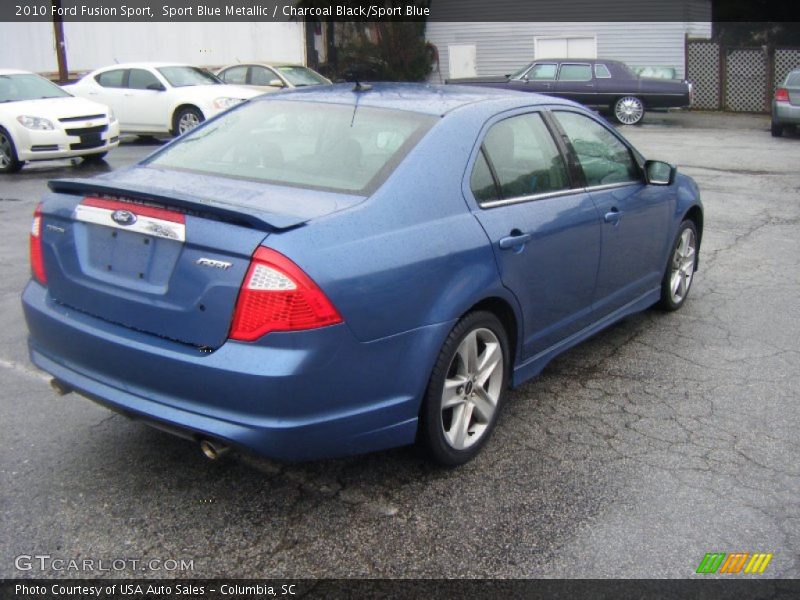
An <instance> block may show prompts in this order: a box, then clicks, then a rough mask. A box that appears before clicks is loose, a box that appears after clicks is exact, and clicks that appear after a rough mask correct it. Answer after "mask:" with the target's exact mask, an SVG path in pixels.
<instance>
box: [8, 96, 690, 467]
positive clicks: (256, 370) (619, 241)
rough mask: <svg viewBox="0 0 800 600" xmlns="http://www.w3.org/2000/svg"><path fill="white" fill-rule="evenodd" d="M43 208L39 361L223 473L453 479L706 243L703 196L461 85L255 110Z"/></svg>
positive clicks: (593, 125) (678, 296)
mask: <svg viewBox="0 0 800 600" xmlns="http://www.w3.org/2000/svg"><path fill="white" fill-rule="evenodd" d="M50 187H51V189H52V193H49V194H47V195H46V196H45V198H44V200H43V202H42V203H41V205H40V206H39V207H38V208H37V209H36V214H35V217H34V221H33V227H32V230H31V237H30V244H31V262H32V271H33V277H32V280H31V282H30V283H29V285H28V286H27V288H26V289H25V292H24V294H23V304H24V309H25V317H26V319H27V323H28V327H29V329H30V337H29V344H30V354H31V358H32V360H33V362H34V363H35V364H36V365H37V366H38V367H40V368H41V369H44V370H45V371H47V372H48V373H50V374H51V375H52V376H53V378H54V385H55V387H56V388H57V389H59V390H61V391H69V390H75V391H77V392H79V393H81V394H83V395H85V396H87V397H89V398H91V399H93V400H95V401H97V402H100V403H102V404H104V405H106V406H108V407H110V408H112V409H115V410H118V411H121V412H123V413H125V414H127V415H129V416H131V417H134V418H137V419H142V420H144V421H146V422H150V423H151V424H154V425H156V426H159V427H162V428H166V429H167V430H170V431H173V432H175V433H177V434H181V435H185V436H186V437H188V438H191V439H194V440H196V441H199V442H200V443H201V446H202V448H203V449H204V451H205V452H206V454H208V455H211V456H214V455H216V454H218V453H219V452H220V451H221V450H223V449H225V448H227V447H228V446H236V447H240V448H246V449H250V450H252V451H255V452H258V453H262V454H264V455H267V456H271V457H275V458H279V459H286V460H303V459H315V458H321V457H332V456H341V455H348V454H355V453H362V452H369V451H373V450H379V449H383V448H389V447H392V446H399V445H404V444H411V443H413V442H415V441H416V442H417V443H418V444H420V446H422V447H423V448H425V449H426V450H427V451H428V453H429V455H430V456H431V457H432V458H434V459H435V460H438V461H440V462H442V463H446V464H460V463H463V462H465V461H467V460H469V459H470V458H472V457H473V456H474V455H475V454H476V453H477V452H478V451H479V450H480V449H481V447H482V446H483V445H484V444H485V443H486V441H487V439H488V438H489V435H490V433H491V431H492V428H493V427H494V425H495V423H496V421H497V415H498V410H499V409H500V408H501V407H502V404H503V398H504V396H505V393H506V389H507V388H508V387H509V386H514V385H519V384H521V383H522V382H524V381H526V380H527V379H529V378H531V377H533V376H534V375H536V374H537V373H538V372H539V371H541V369H542V368H543V367H544V366H545V364H547V362H548V361H549V360H550V359H552V358H553V357H554V356H556V355H557V354H558V353H560V352H563V351H564V350H566V349H567V348H569V347H571V346H573V345H574V344H576V343H578V342H580V341H581V340H583V339H585V338H587V337H588V336H590V335H592V334H594V333H595V332H597V331H599V330H601V329H602V328H604V327H606V326H608V325H609V324H611V323H613V322H615V321H617V320H618V319H620V318H622V317H624V316H626V315H629V314H631V313H633V312H636V311H640V310H643V309H645V308H647V307H649V306H651V305H652V304H655V303H660V304H661V306H663V307H664V308H666V309H669V310H674V309H677V308H679V307H680V306H681V305H682V304H683V303H684V302H685V300H686V297H687V294H688V292H689V287H690V285H691V282H692V277H693V275H694V271H695V269H696V267H697V261H698V250H699V247H700V239H701V235H702V227H703V214H702V207H701V204H700V198H699V194H698V190H697V186H696V185H695V183H694V182H693V181H692V180H691V179H690V178H688V177H685V176H683V175H679V174H677V173H676V171H675V169H674V168H673V167H671V166H670V165H668V164H666V163H662V162H656V161H646V160H645V159H644V158H643V157H642V156H641V155H640V154H639V153H638V152H637V151H636V150H635V149H634V148H632V147H631V146H630V144H629V143H628V142H627V141H625V139H624V138H622V137H621V136H620V135H619V134H618V133H617V132H616V131H614V130H613V129H611V128H609V127H608V125H607V124H606V123H605V122H604V121H602V120H600V119H598V118H597V117H595V116H594V115H593V114H592V113H590V112H589V111H587V110H585V109H583V108H581V107H580V106H578V105H577V104H574V103H571V102H569V101H566V100H560V99H556V98H550V97H544V96H536V95H531V94H522V93H519V94H516V93H508V92H501V91H494V90H481V89H477V88H461V87H457V86H447V87H433V86H424V85H413V84H408V85H401V84H385V85H380V84H377V85H375V86H373V87H372V88H370V87H369V86H359V85H357V86H356V87H355V88H353V87H352V86H349V85H337V86H331V87H326V88H317V89H308V90H303V91H297V92H291V93H288V94H273V95H270V96H264V97H260V98H258V99H255V100H252V101H250V102H247V103H244V104H242V105H241V106H238V107H236V108H234V109H232V110H231V111H229V112H227V113H225V114H223V115H221V116H220V117H217V118H215V119H212V120H210V121H208V122H206V123H204V124H203V125H202V126H200V127H198V128H197V129H196V130H194V131H192V132H191V133H189V134H187V135H185V136H183V137H181V138H179V139H178V140H175V141H174V142H172V143H171V144H169V145H167V146H165V147H164V148H162V149H161V150H159V151H157V152H156V153H155V154H153V155H151V156H150V157H149V158H147V159H145V160H144V161H143V162H142V163H140V164H138V165H136V166H134V167H132V168H129V169H126V170H122V171H117V172H114V173H110V174H106V175H102V176H100V177H97V178H94V179H72V180H61V181H54V182H52V183H51V184H50Z"/></svg>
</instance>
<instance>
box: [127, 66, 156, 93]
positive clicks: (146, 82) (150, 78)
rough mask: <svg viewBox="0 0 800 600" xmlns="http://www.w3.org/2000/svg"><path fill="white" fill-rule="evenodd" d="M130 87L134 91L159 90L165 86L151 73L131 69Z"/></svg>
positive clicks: (129, 76)
mask: <svg viewBox="0 0 800 600" xmlns="http://www.w3.org/2000/svg"><path fill="white" fill-rule="evenodd" d="M128 87H129V88H131V89H134V90H157V89H160V88H163V87H164V86H163V84H162V83H161V82H160V81H159V80H158V77H156V76H155V75H153V74H152V73H151V72H150V71H146V70H144V69H131V72H130V75H128Z"/></svg>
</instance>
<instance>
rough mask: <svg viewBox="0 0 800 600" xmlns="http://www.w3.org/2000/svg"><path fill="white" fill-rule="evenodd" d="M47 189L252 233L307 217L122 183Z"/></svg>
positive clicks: (65, 182) (67, 183)
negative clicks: (207, 219)
mask: <svg viewBox="0 0 800 600" xmlns="http://www.w3.org/2000/svg"><path fill="white" fill-rule="evenodd" d="M47 185H48V187H49V188H50V189H51V190H52V191H54V192H59V193H64V194H78V195H87V196H88V195H107V196H112V197H114V198H129V199H131V200H139V201H142V202H153V203H156V204H160V205H162V206H168V207H169V206H171V207H174V208H178V209H183V210H185V211H186V212H187V213H189V214H192V213H199V214H201V215H202V214H204V213H205V214H208V215H213V216H216V217H218V218H220V219H223V220H226V221H231V222H233V223H238V224H243V225H247V226H249V227H252V228H254V229H260V230H264V231H276V230H284V229H291V228H293V227H297V226H299V225H302V224H303V223H305V222H306V221H308V219H309V218H308V217H304V216H296V215H285V214H280V213H272V212H269V211H264V210H259V209H257V208H252V207H249V206H248V207H243V206H238V205H235V204H230V203H228V202H224V201H220V200H211V199H208V198H201V197H198V196H195V195H191V194H186V193H183V192H180V191H176V190H172V189H170V190H164V189H163V188H159V187H151V186H146V185H139V184H135V185H134V184H131V183H128V182H126V183H124V184H123V185H113V184H110V183H105V182H103V181H102V180H99V179H97V178H95V179H77V178H76V179H54V180H51V181H49V182H48V184H47Z"/></svg>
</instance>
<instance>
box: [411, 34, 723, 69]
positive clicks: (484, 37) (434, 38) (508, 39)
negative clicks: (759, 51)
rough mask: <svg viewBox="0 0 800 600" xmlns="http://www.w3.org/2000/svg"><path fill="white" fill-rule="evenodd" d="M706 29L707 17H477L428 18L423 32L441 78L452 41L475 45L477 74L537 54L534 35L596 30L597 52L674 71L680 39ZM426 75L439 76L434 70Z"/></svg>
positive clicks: (679, 62)
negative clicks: (493, 19) (638, 19)
mask: <svg viewBox="0 0 800 600" xmlns="http://www.w3.org/2000/svg"><path fill="white" fill-rule="evenodd" d="M689 31H691V33H692V36H693V37H696V36H701V35H703V34H704V33H707V34H708V35H710V31H711V28H710V23H691V24H690V23H686V22H674V21H668V22H640V23H639V22H592V23H585V22H583V23H581V22H552V23H531V22H480V23H479V22H475V23H456V22H438V21H429V22H428V24H427V29H426V36H427V38H428V40H429V41H431V42H432V43H433V44H435V45H436V47H437V48H438V49H439V62H440V65H441V71H442V73H441V74H442V78H444V79H447V78H448V77H449V76H450V75H449V73H448V65H449V57H448V53H447V47H448V46H449V45H453V44H475V45H476V46H477V61H476V66H477V69H476V70H477V74H478V76H481V77H482V76H486V75H503V74H506V73H513V72H514V71H516V70H517V69H519V68H520V67H522V66H523V65H525V64H526V63H528V62H530V61H532V60H533V59H534V58H535V55H534V38H535V37H537V36H573V35H574V36H581V35H587V36H596V38H597V57H598V58H610V59H616V60H621V61H623V62H625V63H628V64H629V65H631V66H662V67H673V68H675V69H676V71H677V76H678V77H683V76H684V74H683V71H684V40H685V36H686V33H687V32H689ZM430 80H431V81H433V82H438V81H439V75H438V73H433V75H431V77H430Z"/></svg>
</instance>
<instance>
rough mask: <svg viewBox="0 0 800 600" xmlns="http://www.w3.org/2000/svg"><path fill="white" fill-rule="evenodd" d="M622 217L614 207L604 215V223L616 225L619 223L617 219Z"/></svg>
mask: <svg viewBox="0 0 800 600" xmlns="http://www.w3.org/2000/svg"><path fill="white" fill-rule="evenodd" d="M621 216H622V213H621V212H619V209H618V208H617V207H616V206H615V207H614V208H612V209H611V210H610V211H608V212H607V213H606V216H605V221H606V223H613V224H614V225H616V224H617V223H619V218H620V217H621Z"/></svg>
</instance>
